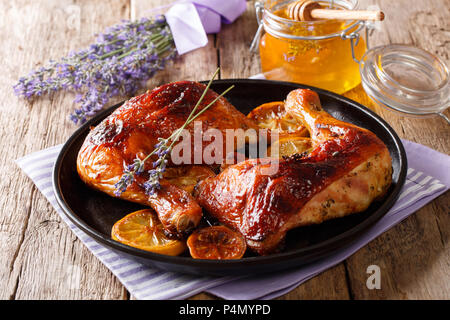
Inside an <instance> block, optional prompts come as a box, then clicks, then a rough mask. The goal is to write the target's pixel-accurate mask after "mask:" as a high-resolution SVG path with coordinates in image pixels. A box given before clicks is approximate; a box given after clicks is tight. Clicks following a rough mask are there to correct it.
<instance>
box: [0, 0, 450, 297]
mask: <svg viewBox="0 0 450 320" xmlns="http://www.w3.org/2000/svg"><path fill="white" fill-rule="evenodd" d="M360 3H361V4H360V7H361V8H364V7H366V6H367V5H368V4H373V3H376V4H378V5H379V6H380V7H381V8H382V9H383V10H384V12H385V13H386V16H387V18H386V20H385V21H384V22H383V23H381V30H379V31H376V32H375V33H374V35H373V37H372V40H371V44H372V46H374V45H381V44H389V43H406V44H412V45H415V46H419V47H422V48H424V49H426V50H428V51H431V52H433V53H435V54H437V55H438V56H440V57H441V58H443V59H444V60H445V61H447V63H448V62H449V61H450V60H449V59H450V58H449V55H448V52H449V49H450V42H449V41H448V35H449V34H450V26H449V19H448V17H449V16H450V12H449V10H450V3H449V2H448V1H440V0H432V1H427V2H426V3H425V2H422V1H419V0H414V1H409V0H397V1H395V2H392V1H387V0H360ZM166 4H167V2H165V1H163V0H152V1H149V0H130V2H129V1H128V0H121V1H114V0H102V1H96V2H95V3H94V2H88V1H82V2H75V3H74V2H72V1H69V0H64V1H56V0H45V1H44V0H41V1H34V2H26V1H16V2H10V1H0V10H1V12H3V13H4V15H3V18H2V21H0V42H1V43H2V44H3V48H4V50H3V51H2V52H1V53H0V58H2V61H8V63H4V64H2V65H1V66H0V68H1V71H2V77H0V88H1V89H2V93H3V95H2V96H1V97H0V110H1V112H2V117H0V137H1V141H2V143H1V144H0V161H1V163H2V164H3V166H2V169H1V170H0V174H1V179H0V192H1V194H3V195H4V196H3V197H1V198H0V208H1V209H2V213H1V214H0V261H2V262H3V263H2V265H0V279H2V282H1V283H0V288H1V289H2V290H1V293H0V298H1V299H8V298H16V299H25V298H32V299H58V298H65V299H80V298H81V299H124V298H127V293H126V290H125V289H124V288H123V287H122V286H121V284H120V283H119V282H118V281H117V279H116V278H115V277H114V276H113V275H112V274H111V273H110V272H109V271H108V270H107V269H106V268H105V267H104V266H103V265H102V264H101V263H100V262H99V261H98V260H97V259H96V258H95V257H94V256H93V255H92V254H91V253H90V252H88V250H87V249H86V248H85V247H84V246H83V245H82V244H81V243H80V241H79V240H77V239H76V238H75V236H74V235H73V234H72V233H71V231H70V230H69V229H68V228H67V226H66V225H65V224H64V223H63V222H61V220H60V218H59V217H58V215H57V214H56V213H55V212H54V210H53V209H52V208H51V206H50V205H49V204H48V203H47V201H46V200H45V199H44V197H43V196H42V195H41V194H40V193H39V191H37V190H36V188H34V187H33V185H32V184H31V182H30V181H29V179H28V178H26V177H25V176H24V175H23V174H22V173H21V172H20V171H19V169H18V168H17V167H16V165H15V164H14V163H13V160H14V159H15V158H17V157H19V156H21V155H24V154H28V153H30V152H33V151H36V150H40V149H42V148H44V147H49V146H52V145H54V144H57V143H62V142H64V141H65V140H66V139H67V137H68V136H69V135H70V133H71V132H73V130H74V126H73V125H72V124H71V123H70V122H69V121H68V120H67V117H66V115H67V114H68V112H69V111H70V110H71V109H72V108H73V107H74V105H73V103H72V98H73V97H71V96H70V95H64V94H56V95H54V96H52V97H46V98H42V99H37V100H35V101H33V102H31V103H27V102H25V101H23V100H20V99H17V98H16V97H15V96H14V95H13V92H12V90H11V85H12V84H13V83H14V81H15V80H16V79H17V78H18V76H20V75H22V74H26V73H27V72H28V71H29V70H30V69H31V68H32V67H34V66H35V65H36V64H39V63H43V62H45V61H47V60H48V58H58V57H59V56H61V55H64V54H65V53H67V52H68V51H69V50H72V49H77V48H81V47H83V46H85V45H87V44H89V43H90V42H91V41H92V40H93V38H94V37H93V34H94V33H96V32H99V31H102V30H103V29H104V28H105V27H106V26H109V25H112V24H114V23H116V22H118V21H120V19H122V18H128V17H130V16H131V17H132V18H139V17H141V16H143V15H147V16H148V15H152V14H153V13H154V12H152V11H149V10H151V9H152V8H155V7H157V6H161V5H166ZM77 10H80V12H79V13H80V15H79V16H80V17H81V21H80V23H79V24H78V23H77V21H78V20H77V14H78V13H77ZM105 12H107V14H104V13H105ZM22 17H26V19H23V18H22ZM17 21H20V23H17ZM255 31H256V21H255V18H254V9H253V1H249V3H248V10H247V12H246V13H245V14H244V15H243V16H242V17H240V18H239V20H238V21H236V22H235V23H234V24H233V25H230V26H224V27H223V30H222V32H221V33H220V34H219V35H218V36H217V37H215V36H213V35H210V36H209V43H208V45H207V46H206V47H205V48H202V49H199V50H196V51H194V52H191V53H188V54H186V55H184V56H182V57H180V58H179V59H178V60H177V61H176V62H175V63H174V64H173V65H171V66H168V67H167V68H166V70H165V71H163V72H160V73H158V75H157V76H156V77H155V78H154V79H152V80H150V81H149V83H148V88H153V87H154V86H157V85H160V84H162V83H166V82H170V81H176V80H181V79H193V80H206V79H208V78H209V77H210V76H211V74H212V73H213V72H214V70H215V68H216V67H217V66H218V65H219V62H220V66H221V68H222V70H221V77H222V78H245V77H248V76H251V75H253V74H256V73H258V72H260V67H259V58H258V55H255V54H251V53H250V52H249V51H248V47H249V44H250V42H251V40H252V38H253V35H254V33H255ZM346 96H348V97H350V98H352V99H354V100H357V101H359V102H361V103H363V104H365V105H367V106H369V107H371V108H373V109H374V110H375V111H376V112H377V113H379V114H380V115H381V116H382V117H383V118H384V119H386V120H387V121H388V122H389V123H390V124H391V126H392V127H393V128H394V129H395V130H396V131H397V132H398V133H399V135H400V136H401V137H402V138H406V139H409V140H412V141H416V142H419V143H422V144H425V145H428V146H430V147H432V148H434V149H436V150H438V151H441V152H446V153H449V150H450V139H449V137H450V131H449V130H448V126H447V125H446V124H445V123H444V122H443V121H442V120H441V119H439V118H430V119H415V118H407V117H403V116H400V115H398V114H395V113H393V112H390V111H387V110H384V109H380V108H379V107H376V106H374V105H373V104H372V103H371V102H370V101H369V100H368V98H367V96H366V95H365V94H364V92H363V90H362V88H361V87H358V88H356V89H355V90H352V91H351V92H349V93H347V94H346ZM11 105H12V106H11ZM56 110H57V112H56ZM449 209H450V195H449V194H447V195H443V196H441V197H440V198H439V199H437V200H435V201H434V202H433V203H431V204H429V205H427V206H426V207H424V208H422V209H421V210H420V211H418V212H417V213H416V214H414V215H413V216H411V217H410V218H408V219H407V220H406V221H404V222H403V223H401V224H399V225H398V226H397V227H395V228H393V229H392V230H390V231H389V232H387V233H385V234H384V235H383V236H381V237H379V238H378V239H376V240H375V241H373V242H372V243H371V244H369V245H368V246H366V247H365V248H363V249H361V250H360V251H359V252H357V253H356V254H355V255H353V256H352V257H351V258H350V259H348V260H347V261H346V262H345V264H340V265H338V266H336V267H335V268H332V269H330V270H328V271H327V272H325V273H322V274H321V275H319V276H317V277H315V278H313V279H311V280H310V281H308V282H306V283H304V284H303V285H301V286H299V287H298V288H296V289H295V290H293V291H291V292H290V293H288V294H287V295H284V296H283V297H281V299H327V298H333V299H348V298H351V297H353V298H355V299H371V298H375V299H379V298H381V299H399V298H409V299H422V298H433V299H437V298H444V299H445V298H448V297H449V296H450V288H449V283H450V281H448V280H450V275H449V272H448V265H449V264H450V257H449V250H448V240H449V237H450V234H449V232H450V231H449V230H450V218H449V215H448V213H449V211H450V210H449ZM370 264H378V265H379V266H380V267H381V271H382V285H381V288H382V289H381V290H368V289H367V288H366V286H365V282H366V279H367V276H368V275H367V274H366V268H367V266H368V265H370ZM346 276H348V279H349V284H350V286H349V287H348V285H347V282H346V280H345V279H346ZM349 290H350V291H349ZM210 298H214V297H212V296H211V295H207V294H200V295H197V296H195V297H194V299H210Z"/></svg>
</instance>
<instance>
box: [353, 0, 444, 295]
mask: <svg viewBox="0 0 450 320" xmlns="http://www.w3.org/2000/svg"><path fill="white" fill-rule="evenodd" d="M361 2H362V4H361V6H362V7H364V6H365V5H366V4H373V3H376V4H378V5H379V6H380V7H381V8H382V10H383V11H384V12H385V13H386V20H385V21H384V22H382V23H381V27H382V28H381V30H379V31H375V33H374V35H373V37H372V38H371V39H372V40H371V44H372V46H376V45H385V44H390V43H402V44H410V45H414V46H417V47H420V48H422V49H425V50H428V51H430V52H432V53H434V54H436V55H438V56H439V57H441V58H442V59H443V60H444V61H446V63H447V64H448V63H449V61H450V60H449V55H448V49H449V48H450V42H449V41H448V34H449V32H450V24H449V22H448V21H449V19H448V17H449V9H450V3H449V2H448V1H439V0H436V1H427V2H421V1H408V0H398V1H385V0H379V1H376V2H375V1H372V0H364V1H361ZM346 96H348V97H350V98H351V99H354V100H357V101H359V102H361V103H362V104H365V105H367V106H369V107H371V108H372V109H374V110H375V111H376V112H377V113H379V114H380V115H381V116H382V117H383V118H384V119H386V120H387V121H388V122H389V124H390V125H391V126H392V127H393V128H394V129H395V130H396V132H397V133H398V134H399V136H400V137H401V138H404V139H408V140H412V141H415V142H418V143H421V144H424V145H427V146H429V147H431V148H433V149H436V150H438V151H441V152H444V153H449V151H450V139H449V138H450V130H449V129H448V125H447V124H446V123H445V122H444V121H443V120H442V119H440V118H439V117H434V118H427V119H419V118H411V117H405V116H402V115H399V114H397V113H394V112H391V111H388V110H385V109H381V108H379V107H377V106H375V105H374V104H373V103H372V102H371V101H370V100H369V99H368V97H367V96H366V95H365V93H364V92H363V90H362V88H361V86H360V87H358V88H356V89H355V90H353V91H352V92H349V93H347V94H346ZM449 202H450V195H449V194H448V193H447V194H446V195H443V196H441V197H440V198H438V199H437V200H435V201H434V202H433V203H431V204H428V205H427V206H426V207H424V208H422V209H421V210H419V211H418V212H417V213H415V214H414V215H412V216H411V217H409V218H408V219H406V220H405V221H404V222H402V223H400V224H399V225H397V226H396V227H394V228H393V229H392V230H390V231H389V232H387V233H385V234H383V235H382V236H380V237H379V238H378V239H376V240H375V241H373V242H371V243H370V244H369V245H368V246H366V247H364V248H362V249H361V250H360V251H358V252H357V253H356V254H355V255H353V256H352V257H351V258H350V259H348V260H347V261H346V266H347V269H348V274H349V279H350V284H351V290H352V294H353V296H354V298H355V299H380V298H381V299H448V297H450V285H449V283H450V281H449V280H450V273H449V272H448V265H449V264H450V255H449V244H448V230H449V228H450V219H449V215H448V213H449V212H450V210H449V209H450V204H449ZM371 264H375V265H379V266H380V268H381V273H382V277H381V279H382V283H381V290H368V289H367V287H366V279H367V277H368V274H366V268H367V266H369V265H371Z"/></svg>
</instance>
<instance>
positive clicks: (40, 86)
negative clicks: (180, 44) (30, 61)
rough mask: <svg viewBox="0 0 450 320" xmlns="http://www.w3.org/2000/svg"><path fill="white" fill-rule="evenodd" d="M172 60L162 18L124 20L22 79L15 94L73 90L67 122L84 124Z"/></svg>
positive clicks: (169, 38)
mask: <svg viewBox="0 0 450 320" xmlns="http://www.w3.org/2000/svg"><path fill="white" fill-rule="evenodd" d="M176 56H177V52H176V49H175V44H174V42H173V37H172V33H171V31H170V28H169V26H168V25H167V22H166V20H165V18H164V17H163V16H159V17H156V18H155V19H148V18H143V19H141V20H139V21H124V22H123V23H122V24H119V25H116V26H113V27H111V28H109V29H107V30H106V32H105V33H103V34H100V35H99V36H98V37H97V40H96V42H95V43H94V44H91V45H90V46H89V48H87V49H84V50H80V51H78V52H72V53H70V54H69V56H67V57H64V58H61V59H60V61H52V60H51V61H49V63H48V64H47V66H45V67H41V68H39V69H37V70H36V71H32V72H31V73H30V74H29V75H28V76H27V77H21V78H20V79H19V81H18V82H17V84H15V85H14V87H13V88H14V92H15V93H16V95H18V96H22V97H24V98H26V99H30V98H32V97H38V96H41V95H44V94H50V93H52V92H56V91H59V90H74V91H76V92H77V96H76V98H75V101H74V102H75V103H77V104H79V105H80V107H79V108H78V109H77V110H75V111H74V112H73V113H72V114H71V115H70V119H71V120H72V121H73V122H75V123H79V124H81V123H84V122H85V121H86V120H87V119H88V118H89V117H92V116H93V115H95V114H96V113H97V112H98V111H99V110H101V109H102V108H103V107H104V106H105V104H106V103H107V102H108V101H109V100H110V99H111V98H112V97H114V96H117V95H125V96H131V95H134V94H135V93H136V91H137V90H139V89H140V88H142V87H143V86H144V85H145V82H146V81H147V80H148V79H150V78H151V77H152V76H153V75H154V74H155V73H156V72H157V71H159V70H162V69H164V67H165V65H166V63H167V62H168V61H170V60H172V59H173V58H175V57H176Z"/></svg>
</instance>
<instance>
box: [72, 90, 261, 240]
mask: <svg viewBox="0 0 450 320" xmlns="http://www.w3.org/2000/svg"><path fill="white" fill-rule="evenodd" d="M204 89H205V85H203V84H200V83H197V82H192V81H181V82H175V83H170V84H166V85H163V86H161V87H158V88H155V89H154V90H152V91H150V92H147V93H145V94H143V95H141V96H138V97H135V98H132V99H130V100H129V101H127V102H126V103H125V104H124V105H122V106H121V107H119V108H118V109H117V110H115V111H114V112H113V113H112V114H111V115H110V116H109V117H107V118H106V119H105V120H103V121H102V122H101V123H100V124H99V125H97V126H96V127H95V128H93V129H92V130H91V132H90V133H89V135H88V136H87V137H86V140H85V141H84V144H83V146H82V147H81V149H80V151H79V154H78V158H77V170H78V173H79V176H80V177H81V179H82V180H83V181H84V182H85V183H86V184H88V185H89V186H91V187H92V188H94V189H97V190H100V191H103V192H105V193H107V194H109V195H111V196H114V190H115V188H114V184H115V183H117V182H118V181H119V179H120V177H121V176H122V174H123V171H124V167H125V166H126V165H129V164H132V163H133V160H134V159H135V158H136V156H138V157H139V158H140V159H143V158H144V157H145V156H146V155H147V154H149V153H151V152H152V151H153V149H154V145H155V144H156V143H158V141H157V139H158V138H159V137H161V138H167V137H169V136H170V135H171V134H172V133H173V132H174V131H175V130H176V129H178V128H180V127H181V126H182V125H183V124H184V123H185V121H186V119H187V118H188V116H189V114H190V112H191V111H192V109H193V108H194V106H195V104H196V103H197V101H198V100H199V98H200V96H201V95H202V93H203V91H204ZM217 96H218V95H217V93H215V92H214V91H212V90H208V92H207V94H206V95H205V97H204V99H203V101H202V103H201V104H200V106H199V108H198V109H197V112H198V111H200V110H202V109H203V108H204V107H205V106H206V105H208V104H209V103H210V102H212V101H213V100H214V99H215V98H216V97H217ZM197 120H199V121H202V129H203V130H204V131H205V130H207V129H209V128H216V129H219V130H221V131H222V132H223V133H225V129H238V128H242V129H244V130H245V129H248V128H254V129H256V128H257V126H256V125H255V124H254V123H253V121H252V120H250V119H247V118H246V117H245V116H244V115H243V114H242V113H240V112H239V111H238V110H236V109H235V108H234V107H233V106H232V105H231V104H230V103H229V102H228V101H227V100H226V99H224V98H220V99H219V100H218V101H217V102H216V103H215V104H214V105H212V106H211V107H210V108H209V109H208V110H207V111H205V112H204V113H203V114H202V115H201V116H199V117H198V118H197ZM193 128H194V125H193V124H191V125H190V126H188V127H187V128H186V129H188V130H189V132H190V134H191V136H192V135H193ZM191 142H192V148H191V155H192V161H193V160H194V148H193V145H194V138H193V137H191ZM209 143H210V142H203V143H202V146H203V148H205V147H206V146H207V145H208V144H209ZM201 151H203V150H201ZM195 152H197V153H198V152H200V150H195ZM155 160H156V155H155V157H154V158H153V159H149V160H148V161H147V162H146V168H145V173H146V172H147V171H148V170H149V169H151V166H152V161H155ZM191 163H194V162H191ZM200 164H201V163H200ZM169 165H170V163H169ZM145 173H144V174H142V175H141V176H138V177H137V179H136V181H135V182H133V184H132V185H130V187H129V188H128V189H127V190H126V191H125V192H124V193H123V194H122V195H121V198H122V199H125V200H129V201H133V202H137V203H141V204H144V205H149V206H151V207H152V208H153V209H154V210H155V211H156V212H157V213H158V216H159V218H160V220H161V222H162V224H163V225H164V227H165V229H166V230H167V231H168V233H171V234H173V235H178V236H179V235H181V234H183V233H185V232H187V231H189V230H190V229H191V228H193V227H195V226H196V225H197V224H198V223H199V221H200V219H201V216H202V209H201V207H200V206H199V205H198V203H197V202H196V200H195V199H194V198H193V197H192V195H191V194H190V193H188V192H187V191H185V190H183V189H181V188H179V187H177V186H176V185H173V184H171V183H169V182H168V181H165V180H164V179H163V180H162V181H161V188H160V189H159V190H158V191H157V192H156V194H155V195H154V196H151V197H149V196H148V195H146V194H145V192H144V189H143V187H142V183H143V182H144V181H145V180H146V179H147V178H148V176H146V175H145Z"/></svg>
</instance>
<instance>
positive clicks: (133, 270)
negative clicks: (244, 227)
mask: <svg viewBox="0 0 450 320" xmlns="http://www.w3.org/2000/svg"><path fill="white" fill-rule="evenodd" d="M403 143H404V146H405V149H406V151H407V155H408V161H409V167H410V168H409V169H408V175H407V181H406V184H405V186H404V188H403V190H402V192H401V195H400V197H399V200H398V201H397V203H396V204H395V205H394V207H393V208H392V209H391V210H390V211H389V213H388V214H386V216H384V217H383V218H382V219H381V220H380V221H379V222H378V223H377V224H376V225H374V226H373V227H371V228H370V230H368V231H367V232H366V233H365V234H364V235H362V236H361V237H360V238H358V239H357V240H356V241H355V242H353V243H351V244H350V245H348V246H347V247H344V248H341V249H339V250H337V251H336V252H335V253H334V254H333V255H331V256H329V257H327V258H326V259H322V260H319V261H316V262H314V263H311V264H309V265H305V266H302V267H299V268H297V269H295V270H290V271H286V272H281V273H280V272H277V273H276V274H275V275H263V276H252V277H241V278H236V277H206V276H205V277H199V276H192V275H186V274H178V273H173V272H167V271H163V270H157V269H153V268H149V267H147V266H144V265H142V264H140V263H138V262H135V261H133V260H130V259H128V258H126V257H123V256H121V255H120V254H118V253H115V252H113V251H111V250H110V249H108V248H106V247H104V246H103V245H101V244H99V243H97V242H96V241H95V240H93V239H92V238H90V237H89V236H87V235H86V234H85V233H84V232H82V231H81V230H80V229H78V228H77V227H76V226H75V225H74V224H73V223H71V222H70V221H69V220H68V219H67V218H66V217H65V216H64V214H63V212H62V210H61V208H60V207H59V206H58V204H57V202H56V198H55V194H54V192H53V188H52V168H53V164H54V162H55V160H56V157H57V156H58V153H59V151H60V149H61V146H55V147H52V148H48V149H45V150H42V151H39V152H36V153H33V154H30V155H27V156H25V157H23V158H21V159H18V160H17V161H16V162H17V164H18V165H19V166H20V168H22V170H23V171H24V172H25V173H26V174H27V175H28V176H29V177H30V178H31V179H32V180H33V182H34V183H35V184H36V186H37V188H38V189H39V190H40V191H41V192H42V193H43V194H44V196H45V197H46V198H47V199H48V201H49V202H50V203H51V204H52V205H53V207H54V208H55V210H56V211H57V212H58V214H59V215H60V216H61V218H62V219H63V220H64V221H65V222H66V223H67V225H68V226H69V228H70V229H71V230H72V231H73V232H74V233H75V234H76V236H77V237H78V238H79V239H80V240H81V241H82V242H83V243H84V244H85V245H86V246H87V248H88V249H89V250H90V251H91V252H92V253H93V254H94V255H95V256H96V257H97V258H98V259H100V261H102V262H103V263H104V264H105V265H106V266H107V267H108V269H110V270H111V271H112V272H113V273H114V275H116V276H117V278H118V279H119V280H120V281H121V282H122V284H123V285H124V286H125V287H126V288H127V289H128V291H129V292H130V293H131V294H132V295H133V296H134V297H136V298H137V299H183V298H187V297H189V296H192V295H194V294H196V293H199V292H202V291H208V292H210V293H212V294H214V295H217V296H219V297H222V298H225V299H271V298H274V297H277V296H280V295H282V294H284V293H286V292H288V291H290V290H292V289H294V288H295V287H296V286H298V285H299V284H301V283H302V282H304V281H306V280H308V279H310V278H312V277H314V276H315V275H317V274H319V273H321V272H323V271H324V270H326V269H328V268H330V267H332V266H334V265H336V264H338V263H340V262H341V261H343V260H345V259H346V258H348V257H349V256H350V255H352V254H353V253H355V252H356V251H357V250H359V249H360V248H361V247H363V246H364V245H366V244H367V243H368V242H370V241H371V240H373V239H374V238H376V237H377V236H378V235H380V234H381V233H383V232H385V231H386V230H388V229H390V228H391V227H393V226H394V225H396V224H397V223H399V222H400V221H401V220H403V219H405V218H406V217H408V216H409V215H410V214H412V213H413V212H415V211H417V210H418V209H419V208H421V207H422V206H424V205H425V204H426V203H428V202H429V201H431V200H432V199H434V198H435V197H437V196H439V195H440V194H442V193H444V192H445V191H446V190H448V187H449V186H450V161H449V160H450V157H449V156H447V155H444V154H441V153H439V152H436V151H434V150H432V149H429V148H427V147H424V146H422V145H418V144H415V143H412V142H409V141H403Z"/></svg>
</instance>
